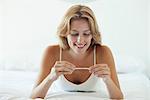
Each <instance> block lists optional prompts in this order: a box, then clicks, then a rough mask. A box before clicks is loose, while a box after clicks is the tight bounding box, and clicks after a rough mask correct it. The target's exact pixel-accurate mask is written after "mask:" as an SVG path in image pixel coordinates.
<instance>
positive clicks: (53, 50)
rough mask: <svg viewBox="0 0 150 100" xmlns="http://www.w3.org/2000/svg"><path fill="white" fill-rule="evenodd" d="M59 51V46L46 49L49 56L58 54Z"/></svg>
mask: <svg viewBox="0 0 150 100" xmlns="http://www.w3.org/2000/svg"><path fill="white" fill-rule="evenodd" d="M58 51H59V45H50V46H47V47H46V50H45V52H47V53H48V54H56V53H57V52H58Z"/></svg>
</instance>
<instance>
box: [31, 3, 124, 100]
mask: <svg viewBox="0 0 150 100" xmlns="http://www.w3.org/2000/svg"><path fill="white" fill-rule="evenodd" d="M57 34H58V36H59V38H60V44H59V45H53V46H49V47H47V49H46V51H45V55H44V58H43V63H42V65H41V70H40V73H39V76H38V79H37V82H36V84H35V87H34V88H33V91H32V94H31V98H44V97H45V96H46V94H47V91H48V90H49V88H50V87H51V85H52V83H53V82H54V81H56V80H59V82H60V86H62V89H63V90H65V91H95V90H94V84H95V83H96V82H97V80H99V79H100V78H102V79H103V81H104V83H105V85H106V87H107V90H108V93H109V98H111V99H112V98H113V99H121V98H123V94H122V92H121V89H120V86H119V81H118V78H117V73H116V69H115V64H114V59H113V56H112V53H111V50H110V49H109V48H108V47H107V46H104V45H102V44H101V35H100V32H99V29H98V25H97V22H96V19H95V16H94V13H93V11H92V10H91V9H90V8H89V7H87V6H83V5H74V6H72V7H71V8H70V9H69V10H68V11H67V13H66V14H65V16H64V18H63V20H62V22H61V24H60V26H59V27H58V31H57Z"/></svg>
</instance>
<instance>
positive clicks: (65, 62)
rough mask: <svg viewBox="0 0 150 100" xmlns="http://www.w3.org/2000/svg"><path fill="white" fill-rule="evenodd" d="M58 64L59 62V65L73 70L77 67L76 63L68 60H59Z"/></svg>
mask: <svg viewBox="0 0 150 100" xmlns="http://www.w3.org/2000/svg"><path fill="white" fill-rule="evenodd" d="M57 64H58V66H65V67H67V68H69V69H72V70H74V69H75V67H76V66H75V65H74V64H72V63H70V62H67V61H57Z"/></svg>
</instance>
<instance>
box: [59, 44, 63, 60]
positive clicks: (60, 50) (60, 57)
mask: <svg viewBox="0 0 150 100" xmlns="http://www.w3.org/2000/svg"><path fill="white" fill-rule="evenodd" d="M59 61H62V48H61V47H60V46H59Z"/></svg>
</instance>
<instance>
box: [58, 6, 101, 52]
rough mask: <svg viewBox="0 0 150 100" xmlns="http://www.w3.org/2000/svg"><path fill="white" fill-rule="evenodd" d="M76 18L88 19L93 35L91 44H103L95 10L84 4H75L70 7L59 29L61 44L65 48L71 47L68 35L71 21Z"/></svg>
mask: <svg viewBox="0 0 150 100" xmlns="http://www.w3.org/2000/svg"><path fill="white" fill-rule="evenodd" d="M76 19H77V20H78V19H87V21H88V23H89V26H90V30H91V34H92V37H93V38H92V42H91V46H93V45H94V44H100V45H101V35H100V32H99V29H98V24H97V22H96V18H95V16H94V13H93V11H92V10H91V9H90V8H89V7H87V6H84V5H74V6H72V7H70V8H69V9H68V11H67V12H66V14H65V16H64V17H63V19H62V22H61V23H60V25H59V27H58V29H57V35H58V37H59V39H60V46H61V47H62V48H63V49H68V48H70V47H69V45H68V42H67V38H66V36H67V35H68V34H69V32H70V24H71V21H72V20H76Z"/></svg>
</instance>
